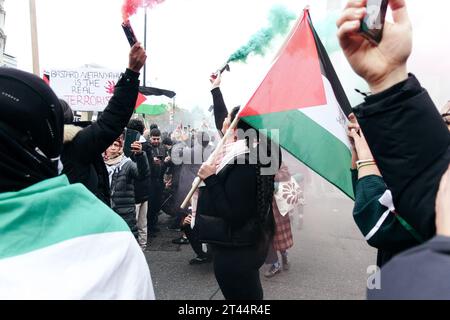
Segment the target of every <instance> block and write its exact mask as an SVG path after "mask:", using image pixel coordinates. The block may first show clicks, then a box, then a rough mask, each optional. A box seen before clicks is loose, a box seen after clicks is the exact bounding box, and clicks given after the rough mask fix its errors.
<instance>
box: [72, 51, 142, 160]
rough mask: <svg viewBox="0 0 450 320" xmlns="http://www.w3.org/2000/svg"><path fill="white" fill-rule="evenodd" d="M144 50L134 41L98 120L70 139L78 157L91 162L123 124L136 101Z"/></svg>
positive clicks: (124, 125)
mask: <svg viewBox="0 0 450 320" xmlns="http://www.w3.org/2000/svg"><path fill="white" fill-rule="evenodd" d="M146 58H147V56H146V54H145V50H144V49H143V48H142V47H141V46H140V44H139V43H136V44H135V45H134V46H133V47H132V48H131V51H130V54H129V65H128V68H127V69H126V71H125V73H123V74H122V76H121V77H120V79H119V81H118V82H117V84H116V87H115V90H114V95H113V96H112V98H111V100H110V101H109V103H108V106H107V107H106V109H105V111H104V112H103V113H102V115H101V116H100V117H99V119H98V120H97V122H95V123H93V124H92V125H90V126H88V127H87V128H85V129H83V130H82V131H80V132H79V133H78V134H77V136H76V137H75V139H74V141H73V143H74V146H75V148H77V149H78V150H79V154H80V157H81V159H85V160H86V162H90V161H91V160H92V158H93V157H95V155H97V154H99V153H101V152H103V151H105V150H106V149H107V148H108V146H110V145H111V144H112V143H113V142H114V140H115V139H117V137H118V136H120V134H121V133H122V131H123V129H124V128H125V127H126V125H127V123H128V121H129V120H130V117H131V115H132V114H133V111H134V107H135V105H136V99H137V95H138V89H139V71H140V69H141V68H142V66H143V65H144V63H145V60H146Z"/></svg>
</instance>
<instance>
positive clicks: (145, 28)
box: [144, 6, 147, 87]
mask: <svg viewBox="0 0 450 320" xmlns="http://www.w3.org/2000/svg"><path fill="white" fill-rule="evenodd" d="M144 49H145V51H146V52H147V6H145V16H144ZM146 86H147V61H146V62H145V63H144V87H146Z"/></svg>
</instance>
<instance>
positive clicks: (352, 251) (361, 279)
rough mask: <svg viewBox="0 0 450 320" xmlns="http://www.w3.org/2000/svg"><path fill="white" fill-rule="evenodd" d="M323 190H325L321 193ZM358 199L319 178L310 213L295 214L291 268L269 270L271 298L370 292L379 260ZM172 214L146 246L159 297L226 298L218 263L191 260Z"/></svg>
mask: <svg viewBox="0 0 450 320" xmlns="http://www.w3.org/2000/svg"><path fill="white" fill-rule="evenodd" d="M317 195H320V196H317ZM352 207H353V202H352V201H351V200H349V199H348V198H346V197H345V196H343V195H342V194H341V193H339V191H336V190H334V189H333V188H331V187H327V186H325V187H324V186H323V184H317V185H316V187H315V188H314V189H311V190H309V191H307V192H306V205H305V206H304V208H303V211H304V219H303V224H302V227H301V228H300V224H299V220H298V218H297V217H298V215H295V216H294V217H293V218H292V219H291V224H292V232H293V234H294V242H295V244H294V247H293V248H291V249H290V250H289V259H290V264H291V267H290V270H288V271H282V272H281V273H279V274H277V275H276V276H275V277H273V278H270V279H267V278H265V277H264V276H263V273H264V271H266V269H267V266H263V267H262V268H261V279H262V285H263V289H264V298H265V299H267V300H330V299H333V300H335V299H336V300H362V299H365V297H366V283H367V277H368V274H367V269H368V267H369V266H371V265H374V264H375V262H376V251H375V250H374V249H373V248H371V247H369V246H368V245H367V244H366V242H365V241H364V239H363V237H362V235H361V234H360V232H359V231H358V229H357V228H356V225H355V223H354V221H353V218H352V214H351V212H352ZM167 224H168V216H167V215H165V214H162V215H161V216H160V228H161V232H160V233H159V234H158V236H157V237H156V238H152V239H151V243H150V246H149V247H148V249H147V251H146V252H145V256H146V258H147V261H148V263H149V267H150V270H151V275H152V279H153V286H154V289H155V294H156V298H157V299H161V300H209V299H211V300H223V299H224V298H223V295H222V294H221V292H220V290H219V287H218V285H217V282H216V280H215V278H214V273H213V269H212V264H211V263H209V264H203V265H194V266H192V265H189V263H188V262H189V260H190V259H192V258H193V257H195V254H194V252H193V251H192V249H191V247H190V245H175V244H172V243H171V240H172V239H175V238H177V237H179V236H180V235H181V234H180V233H179V232H175V231H169V230H167V229H166V226H167Z"/></svg>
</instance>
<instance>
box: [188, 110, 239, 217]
mask: <svg viewBox="0 0 450 320" xmlns="http://www.w3.org/2000/svg"><path fill="white" fill-rule="evenodd" d="M239 120H240V119H239V115H236V117H235V118H234V120H233V122H232V123H231V124H230V127H229V128H228V130H227V132H226V133H225V135H224V136H223V138H222V140H220V141H219V144H218V145H217V147H216V149H215V150H214V152H213V153H212V154H211V155H210V156H209V158H208V160H206V163H208V164H213V163H215V160H216V158H217V155H218V154H219V152H220V151H221V150H222V149H223V146H224V145H225V142H226V141H227V140H228V139H229V138H230V137H231V135H232V134H233V131H234V129H236V128H237V125H238V123H239ZM201 182H202V179H200V177H198V176H197V177H196V178H195V180H194V182H193V183H192V188H191V191H189V193H188V195H187V196H186V198H185V199H184V201H183V203H182V204H181V207H180V208H181V209H186V208H187V206H188V204H189V201H191V198H192V196H193V195H194V193H195V191H196V190H197V189H198V187H199V186H200V183H201Z"/></svg>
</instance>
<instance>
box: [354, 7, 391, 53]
mask: <svg viewBox="0 0 450 320" xmlns="http://www.w3.org/2000/svg"><path fill="white" fill-rule="evenodd" d="M388 4H389V0H368V1H367V6H366V9H367V14H366V16H365V17H364V19H362V20H361V28H360V33H361V35H362V36H364V37H365V38H366V39H368V40H369V41H370V42H372V43H373V44H375V45H378V44H379V43H380V42H381V39H382V38H383V29H384V23H385V19H386V12H387V7H388Z"/></svg>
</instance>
